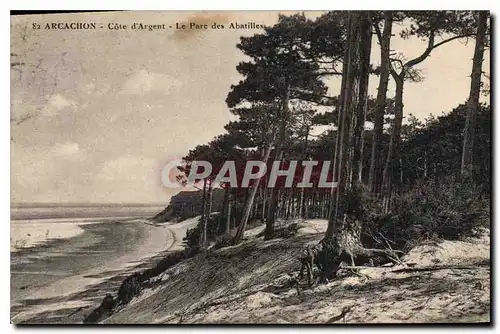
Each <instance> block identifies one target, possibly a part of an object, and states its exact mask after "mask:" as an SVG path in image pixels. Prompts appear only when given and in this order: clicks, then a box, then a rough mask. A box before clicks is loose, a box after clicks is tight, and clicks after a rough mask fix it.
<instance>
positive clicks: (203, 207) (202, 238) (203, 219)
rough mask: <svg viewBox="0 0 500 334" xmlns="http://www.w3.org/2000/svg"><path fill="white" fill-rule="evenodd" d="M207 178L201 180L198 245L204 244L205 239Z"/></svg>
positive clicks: (202, 245)
mask: <svg viewBox="0 0 500 334" xmlns="http://www.w3.org/2000/svg"><path fill="white" fill-rule="evenodd" d="M206 218H207V180H206V179H205V180H203V195H202V199H201V228H200V239H199V240H198V242H199V246H200V247H204V246H205V240H206V234H205V231H206V225H207V219H206Z"/></svg>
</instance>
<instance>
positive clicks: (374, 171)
mask: <svg viewBox="0 0 500 334" xmlns="http://www.w3.org/2000/svg"><path fill="white" fill-rule="evenodd" d="M376 29H378V28H376ZM377 31H378V30H377ZM391 35H392V12H391V11H385V12H384V31H383V33H382V35H381V36H380V37H381V39H380V40H379V42H380V59H381V61H380V78H379V85H378V93H377V101H376V103H375V119H374V124H373V144H372V154H371V159H370V173H369V176H368V179H369V180H368V185H369V188H370V191H371V192H372V193H373V194H378V193H380V186H381V181H382V143H381V141H382V134H383V130H384V115H385V108H386V101H387V87H388V85H389V75H390V66H391V64H390V59H389V57H390V52H391Z"/></svg>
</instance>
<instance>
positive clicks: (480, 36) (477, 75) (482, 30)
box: [460, 11, 489, 176]
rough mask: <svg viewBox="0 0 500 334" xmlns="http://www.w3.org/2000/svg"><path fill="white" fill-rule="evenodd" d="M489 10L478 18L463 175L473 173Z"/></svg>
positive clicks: (465, 133)
mask: <svg viewBox="0 0 500 334" xmlns="http://www.w3.org/2000/svg"><path fill="white" fill-rule="evenodd" d="M488 16H489V12H487V11H481V12H480V13H479V18H478V26H477V33H476V46H475V48H474V58H473V60H472V73H471V83H470V92H469V99H468V100H467V118H466V120H465V129H464V142H463V150H462V165H461V169H460V172H461V175H462V176H464V175H467V174H471V173H473V166H474V164H473V149H474V137H475V128H476V115H477V113H478V111H479V107H480V104H479V95H480V92H481V75H482V67H483V58H484V43H485V38H486V29H487V24H488Z"/></svg>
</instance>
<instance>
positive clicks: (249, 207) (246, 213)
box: [233, 137, 274, 244]
mask: <svg viewBox="0 0 500 334" xmlns="http://www.w3.org/2000/svg"><path fill="white" fill-rule="evenodd" d="M273 145H274V137H273V138H272V139H271V140H270V141H269V144H268V146H267V149H266V153H265V156H264V158H263V160H262V162H263V163H267V161H268V160H269V156H270V155H271V151H272V149H273ZM261 179H262V178H258V179H257V180H256V182H255V185H254V186H253V188H252V190H251V192H250V195H249V197H248V200H247V201H246V203H245V208H244V209H243V218H242V220H241V223H240V225H239V226H238V230H237V232H236V235H235V237H234V239H233V244H237V243H239V242H240V241H241V239H242V238H243V235H244V233H245V230H246V228H247V224H248V219H249V218H250V213H251V210H252V206H253V202H254V200H255V194H257V190H258V189H259V184H260V180H261Z"/></svg>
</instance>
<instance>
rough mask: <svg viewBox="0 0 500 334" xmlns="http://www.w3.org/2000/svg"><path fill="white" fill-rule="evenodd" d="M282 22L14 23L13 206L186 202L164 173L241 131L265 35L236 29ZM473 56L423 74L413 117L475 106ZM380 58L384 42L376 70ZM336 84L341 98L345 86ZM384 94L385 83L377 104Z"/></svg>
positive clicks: (259, 18) (411, 98)
mask: <svg viewBox="0 0 500 334" xmlns="http://www.w3.org/2000/svg"><path fill="white" fill-rule="evenodd" d="M306 14H307V15H309V16H312V17H314V16H315V15H317V13H313V12H310V13H306ZM277 17H278V12H262V11H253V12H219V13H216V12H209V13H207V12H205V13H203V12H197V13H194V12H147V11H143V12H118V13H98V14H96V13H85V14H57V15H44V16H40V15H29V16H22V17H12V21H11V23H12V29H11V31H12V32H11V35H12V39H11V44H12V50H11V52H13V53H15V54H16V55H18V56H15V57H13V58H12V59H13V61H19V62H22V63H24V65H22V66H21V67H20V69H13V70H11V101H12V104H11V105H12V108H11V113H12V119H13V121H12V126H11V137H12V141H11V199H12V201H13V202H77V201H82V202H136V203H137V202H144V203H146V202H162V203H168V200H169V198H170V197H171V196H172V195H173V194H174V193H175V192H176V191H173V190H172V189H166V188H164V187H163V186H162V185H161V171H162V169H163V166H164V165H165V164H166V162H168V161H169V160H171V159H175V158H180V157H182V156H183V155H185V154H186V153H187V151H188V150H189V149H192V148H194V147H195V146H196V145H198V144H203V143H206V142H208V141H209V140H211V139H212V138H213V137H214V136H216V135H218V134H221V133H223V132H224V130H223V126H224V125H225V124H226V123H227V122H228V121H229V120H230V117H231V116H230V113H229V110H228V108H227V106H226V104H225V99H226V96H227V93H228V91H229V89H230V86H231V84H236V83H237V82H238V81H239V80H240V76H239V74H238V73H237V72H236V68H235V67H236V65H237V64H238V62H239V61H241V60H243V56H242V54H241V52H240V51H239V50H238V49H237V48H236V44H237V43H238V42H239V37H240V36H242V35H252V34H254V33H256V32H258V30H230V29H227V25H228V23H229V22H238V23H247V22H255V23H258V24H266V25H272V24H273V23H275V22H276V21H277ZM47 22H96V23H97V24H98V25H99V24H104V25H105V26H107V24H108V23H112V22H116V23H120V24H128V25H130V24H132V23H134V22H137V23H145V24H163V23H165V24H166V25H172V26H174V27H175V24H176V22H179V23H186V22H196V23H206V24H209V25H211V24H212V23H214V22H216V23H219V24H224V25H226V29H223V30H212V29H209V30H205V31H194V30H191V31H186V32H178V31H177V32H176V31H175V29H168V30H166V31H154V32H150V31H132V30H130V29H129V30H121V31H110V30H108V29H97V30H95V31H89V30H72V31H67V30H44V29H41V30H33V29H32V25H33V23H38V24H41V25H42V26H44V25H45V23H47ZM425 47H426V42H425V41H419V40H416V39H411V40H406V41H402V40H401V39H400V38H399V37H394V38H393V40H392V48H393V49H395V50H397V51H401V52H403V53H404V54H405V55H406V56H407V57H408V58H411V57H413V56H416V55H418V54H420V53H421V52H422V51H423V50H424V49H425ZM473 51H474V41H473V40H470V41H469V42H468V43H467V45H464V43H460V42H458V41H454V42H451V43H449V44H448V45H444V46H442V47H440V48H439V49H437V50H435V51H433V53H432V54H431V57H430V58H428V59H427V60H425V62H423V63H421V64H420V66H419V68H421V69H422V70H423V72H424V75H425V80H424V81H423V82H422V83H415V84H411V83H409V84H407V85H406V86H405V96H404V104H405V115H407V114H408V113H412V114H414V115H416V116H418V117H420V118H424V117H426V116H427V115H429V114H430V113H433V114H436V115H439V114H441V112H443V111H450V110H451V109H452V108H453V107H455V106H457V105H458V104H459V103H462V102H464V101H465V99H466V98H467V95H468V90H469V85H470V80H469V75H470V70H471V59H472V56H473ZM379 53H380V51H379V47H378V44H376V43H374V44H373V50H372V62H374V63H377V62H378V61H379V58H380V57H379ZM484 68H485V69H489V51H488V52H487V54H486V61H485V64H484ZM328 84H329V86H330V87H331V90H330V91H329V94H330V95H336V94H337V93H338V88H339V87H340V81H339V80H338V79H336V80H330V81H329V82H328ZM377 85H378V79H377V78H376V77H374V78H373V79H372V80H371V81H370V94H371V95H376V90H377ZM392 94H393V93H392V92H390V93H389V96H391V95H392ZM18 123H19V124H18Z"/></svg>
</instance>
